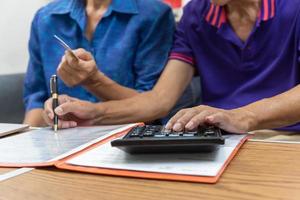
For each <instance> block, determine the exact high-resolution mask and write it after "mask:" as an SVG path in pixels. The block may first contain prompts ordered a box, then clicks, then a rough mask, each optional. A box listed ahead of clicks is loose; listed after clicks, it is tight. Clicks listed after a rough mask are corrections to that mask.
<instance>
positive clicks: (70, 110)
mask: <svg viewBox="0 0 300 200" xmlns="http://www.w3.org/2000/svg"><path fill="white" fill-rule="evenodd" d="M58 101H59V106H58V107H57V108H56V109H55V113H56V114H57V115H58V117H59V120H58V128H73V127H76V126H91V125H93V124H94V119H95V104H93V103H90V102H88V101H82V100H79V99H76V98H73V97H69V96H67V95H60V96H59V97H58ZM43 117H44V120H45V121H46V123H47V124H48V125H51V126H52V125H53V118H54V113H53V110H52V98H49V99H48V100H47V101H46V102H45V104H44V113H43Z"/></svg>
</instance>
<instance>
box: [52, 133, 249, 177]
mask: <svg viewBox="0 0 300 200" xmlns="http://www.w3.org/2000/svg"><path fill="white" fill-rule="evenodd" d="M127 132H128V130H127V131H123V132H121V133H117V134H115V135H112V136H111V137H108V138H106V139H104V140H102V141H100V142H98V143H96V144H94V145H92V146H90V147H88V148H86V149H84V150H82V151H80V152H78V153H76V154H74V155H70V156H69V157H66V158H64V159H62V160H60V161H58V162H56V163H55V166H56V167H57V168H59V169H65V170H72V171H78V172H87V173H92V174H102V175H111V176H123V177H133V178H145V179H156V180H169V181H185V182H194V183H216V182H217V181H218V180H219V179H220V177H221V175H222V174H223V172H224V170H225V169H226V167H227V166H228V165H229V163H230V161H231V160H232V159H233V158H234V156H235V155H236V154H237V152H238V150H239V149H240V148H241V147H242V145H243V144H244V143H245V142H246V140H247V139H248V138H249V136H246V137H245V138H243V139H242V140H241V141H240V143H239V144H238V145H237V146H236V148H235V149H234V150H233V151H232V153H231V154H230V156H229V158H228V159H227V160H226V162H225V163H224V165H223V166H222V168H221V170H220V171H219V172H218V174H217V175H216V176H193V175H180V174H169V173H156V172H144V171H143V172H142V171H133V170H122V169H109V168H100V167H86V166H78V165H71V164H68V163H67V161H68V160H70V159H72V158H74V157H76V156H78V155H81V154H83V153H85V152H87V151H90V150H92V149H94V148H96V147H98V146H100V145H103V144H105V143H107V142H110V141H111V140H113V139H116V138H118V137H121V136H123V135H125V134H126V133H127Z"/></svg>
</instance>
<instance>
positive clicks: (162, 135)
mask: <svg viewBox="0 0 300 200" xmlns="http://www.w3.org/2000/svg"><path fill="white" fill-rule="evenodd" d="M166 136H167V134H166V133H164V132H156V133H155V134H154V137H166Z"/></svg>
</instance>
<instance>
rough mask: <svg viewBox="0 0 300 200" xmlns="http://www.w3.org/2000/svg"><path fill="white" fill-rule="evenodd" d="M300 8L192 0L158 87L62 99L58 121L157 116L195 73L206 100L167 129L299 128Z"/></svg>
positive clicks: (291, 0) (273, 0)
mask: <svg viewBox="0 0 300 200" xmlns="http://www.w3.org/2000/svg"><path fill="white" fill-rule="evenodd" d="M299 13H300V2H299V1H295V0H211V1H210V0H192V1H191V2H190V3H189V4H188V5H187V6H186V7H185V9H184V15H183V18H182V19H181V22H180V23H179V26H178V28H177V31H176V34H175V41H174V44H173V48H172V50H171V54H170V57H169V62H168V64H167V66H166V68H165V70H164V72H163V73H162V75H161V77H160V79H159V81H158V82H157V84H156V85H155V87H154V89H153V90H152V91H150V92H147V93H143V94H140V95H137V96H135V97H132V98H129V99H125V100H121V101H114V102H107V103H104V104H92V103H88V102H84V101H79V100H74V101H72V102H67V101H64V103H62V104H61V105H60V106H59V107H58V108H57V109H56V110H55V111H56V113H57V114H58V115H59V116H60V123H61V125H63V124H69V121H68V120H65V119H64V118H63V116H65V115H66V114H72V115H73V116H76V117H77V118H79V119H80V120H81V122H82V121H85V122H91V123H93V124H105V123H124V122H130V121H142V120H145V121H146V120H151V119H153V118H156V117H159V116H161V115H164V113H166V112H168V110H169V109H170V108H171V107H172V106H173V105H174V104H175V102H176V100H177V99H178V98H179V96H180V95H181V93H182V92H183V90H184V88H185V87H186V86H187V84H188V82H189V81H190V80H191V78H192V76H193V73H194V70H197V71H198V73H199V74H200V76H201V83H202V84H201V86H202V89H203V92H202V97H203V105H199V106H196V107H192V108H189V109H184V110H182V111H180V112H178V113H177V114H176V115H175V116H174V117H173V118H172V119H171V120H170V121H169V123H168V124H167V128H169V129H173V130H175V131H180V130H182V129H184V128H185V129H188V130H193V129H195V128H196V127H197V126H199V125H205V124H211V125H215V126H218V127H220V128H222V129H225V130H227V131H229V132H236V133H245V132H248V131H251V130H257V129H264V128H280V129H281V130H288V131H298V132H299V131H300V123H299V121H300V115H299V113H300V103H299V102H300V85H299V84H300V71H299V70H300V63H299V62H300V61H299V60H300V59H299V58H300V51H299V50H300V15H299ZM166 96H168V98H165V97H166ZM64 98H65V99H69V98H70V97H64ZM50 105H51V99H50V100H48V101H47V102H46V103H45V112H46V113H48V115H49V116H51V117H53V116H52V110H51V107H50ZM82 105H84V106H82ZM125 116H126V118H125ZM48 121H49V119H48ZM73 122H74V123H75V124H76V123H79V121H73Z"/></svg>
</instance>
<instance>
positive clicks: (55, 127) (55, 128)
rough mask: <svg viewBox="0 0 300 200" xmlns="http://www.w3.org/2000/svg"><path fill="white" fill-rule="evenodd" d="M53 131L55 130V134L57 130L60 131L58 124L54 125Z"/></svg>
mask: <svg viewBox="0 0 300 200" xmlns="http://www.w3.org/2000/svg"><path fill="white" fill-rule="evenodd" d="M53 129H54V131H55V132H57V130H58V126H57V124H55V125H54V127H53Z"/></svg>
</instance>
